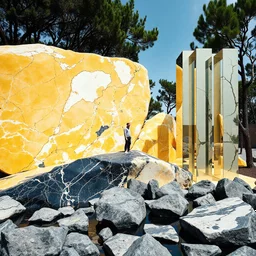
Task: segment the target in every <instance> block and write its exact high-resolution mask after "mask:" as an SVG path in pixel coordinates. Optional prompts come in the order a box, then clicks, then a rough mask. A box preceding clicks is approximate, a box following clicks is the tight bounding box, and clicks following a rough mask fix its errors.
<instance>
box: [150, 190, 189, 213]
mask: <svg viewBox="0 0 256 256" xmlns="http://www.w3.org/2000/svg"><path fill="white" fill-rule="evenodd" d="M188 204H189V203H188V201H187V200H186V199H185V198H184V197H182V196H181V195H180V194H170V195H167V196H163V197H161V198H159V199H157V200H155V201H154V202H152V203H150V204H149V208H150V210H151V212H152V214H154V215H156V216H162V217H180V216H182V215H184V214H185V212H186V211H187V210H188Z"/></svg>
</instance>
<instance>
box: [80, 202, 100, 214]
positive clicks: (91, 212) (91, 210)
mask: <svg viewBox="0 0 256 256" xmlns="http://www.w3.org/2000/svg"><path fill="white" fill-rule="evenodd" d="M97 201H98V200H97ZM80 210H83V212H84V213H85V214H86V215H90V214H93V213H95V210H94V207H93V206H90V207H86V208H80Z"/></svg>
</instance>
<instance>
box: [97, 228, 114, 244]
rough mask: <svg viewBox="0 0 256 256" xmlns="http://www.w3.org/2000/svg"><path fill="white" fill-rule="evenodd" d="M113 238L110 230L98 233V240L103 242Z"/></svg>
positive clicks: (106, 229)
mask: <svg viewBox="0 0 256 256" xmlns="http://www.w3.org/2000/svg"><path fill="white" fill-rule="evenodd" d="M112 236H113V233H112V231H111V229H110V228H103V229H102V230H101V231H100V233H99V237H100V239H101V240H102V241H103V242H105V241H106V240H108V239H109V238H110V237H112Z"/></svg>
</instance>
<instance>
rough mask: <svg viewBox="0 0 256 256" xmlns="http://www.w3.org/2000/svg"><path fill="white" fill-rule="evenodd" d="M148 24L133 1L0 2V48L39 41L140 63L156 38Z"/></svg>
mask: <svg viewBox="0 0 256 256" xmlns="http://www.w3.org/2000/svg"><path fill="white" fill-rule="evenodd" d="M146 21H147V17H146V16H145V17H143V18H141V17H140V15H139V12H138V11H135V10H134V0H129V1H128V2H127V3H125V4H122V2H121V0H0V45H6V44H12V45H17V44H27V43H40V42H41V43H45V44H48V45H53V46H57V47H61V48H64V49H69V50H74V51H78V52H91V53H97V54H101V55H103V56H122V57H126V58H129V59H131V60H134V61H138V54H139V52H140V51H144V50H146V49H148V48H149V47H152V46H153V45H154V42H155V41H156V40H157V37H158V29H157V28H153V29H152V30H146V29H145V26H146Z"/></svg>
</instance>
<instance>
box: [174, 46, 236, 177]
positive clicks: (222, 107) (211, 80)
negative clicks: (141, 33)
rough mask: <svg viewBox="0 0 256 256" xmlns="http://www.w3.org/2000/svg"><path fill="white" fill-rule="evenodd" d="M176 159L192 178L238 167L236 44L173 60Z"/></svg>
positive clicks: (185, 53) (232, 170) (233, 170)
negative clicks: (231, 46)
mask: <svg viewBox="0 0 256 256" xmlns="http://www.w3.org/2000/svg"><path fill="white" fill-rule="evenodd" d="M176 105H177V107H176V119H177V158H178V159H179V160H178V161H177V162H179V163H180V165H181V166H183V167H188V168H189V170H190V171H191V172H192V173H193V175H194V178H195V179H196V177H198V176H199V175H200V173H202V174H206V175H210V176H215V177H216V178H218V179H220V178H223V177H225V172H227V171H231V172H237V170H238V126H237V117H238V63H237V50H236V49H223V50H221V51H220V52H219V53H217V54H215V55H213V54H212V50H211V49H196V50H195V51H183V52H182V53H181V54H180V56H179V57H178V58H177V61H176Z"/></svg>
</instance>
